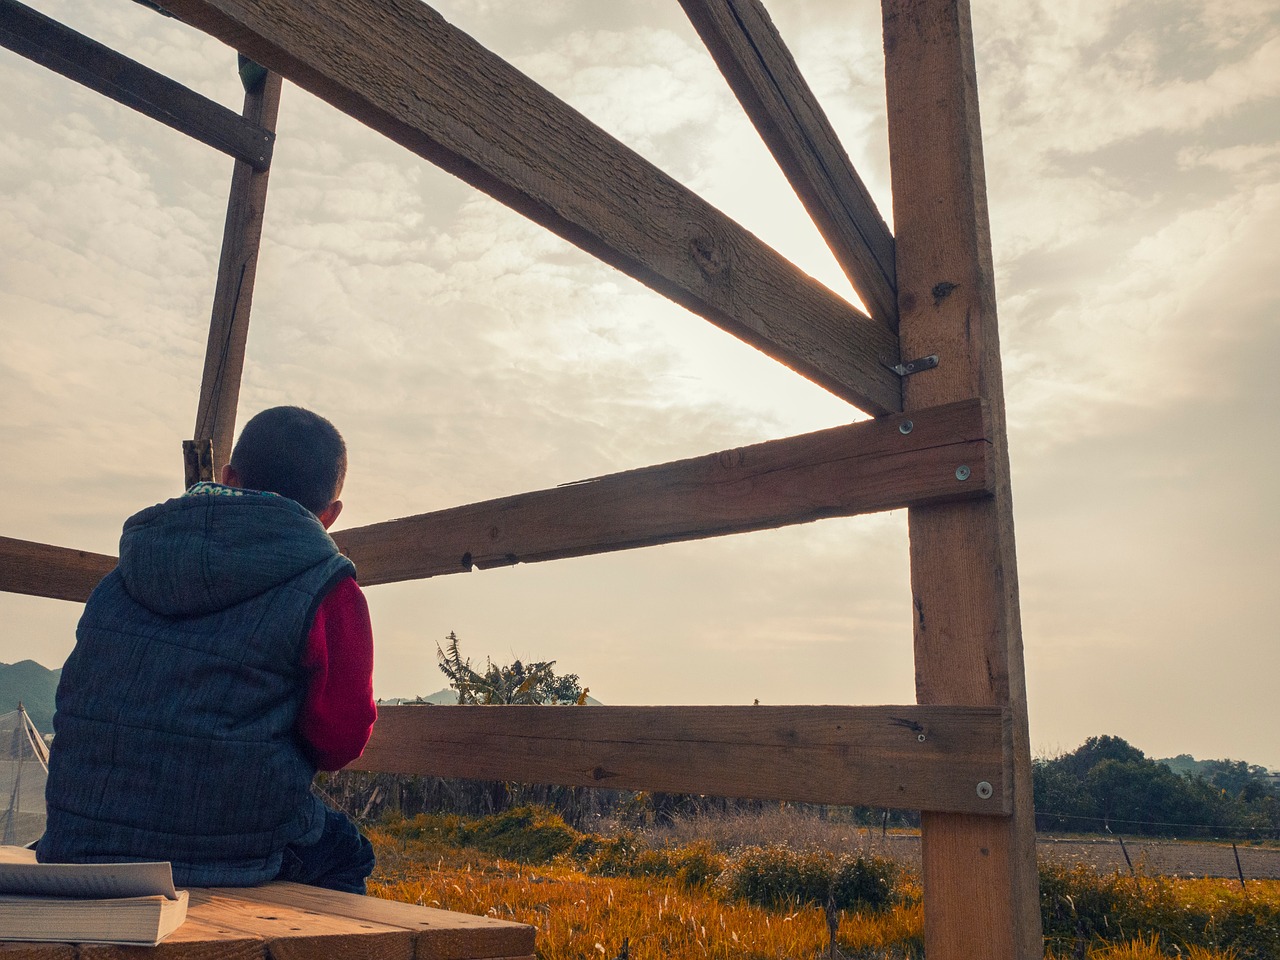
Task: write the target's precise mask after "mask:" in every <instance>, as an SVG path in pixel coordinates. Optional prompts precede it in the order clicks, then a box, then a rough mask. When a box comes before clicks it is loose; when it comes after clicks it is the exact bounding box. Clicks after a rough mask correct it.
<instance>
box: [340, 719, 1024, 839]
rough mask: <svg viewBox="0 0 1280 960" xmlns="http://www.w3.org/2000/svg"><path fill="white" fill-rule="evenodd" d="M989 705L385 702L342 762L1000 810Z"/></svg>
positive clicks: (1000, 762)
mask: <svg viewBox="0 0 1280 960" xmlns="http://www.w3.org/2000/svg"><path fill="white" fill-rule="evenodd" d="M1009 738H1010V733H1009V716H1008V711H1006V710H1002V709H999V708H995V707H921V706H901V707H775V706H768V707H763V706H754V707H595V706H592V707H523V706H494V707H478V706H430V705H426V706H387V707H383V708H381V709H380V710H379V712H378V722H377V724H376V725H375V726H374V731H373V736H372V738H371V739H370V740H369V745H368V747H366V748H365V752H364V756H362V757H361V758H360V759H359V760H356V761H355V762H354V763H352V764H351V766H350V767H349V768H348V769H356V770H373V771H380V772H384V773H406V774H429V775H433V776H441V777H461V778H465V779H474V780H512V781H515V782H518V783H555V784H563V785H565V786H582V787H609V788H617V789H635V790H662V791H666V792H670V793H698V794H706V795H710V796H722V797H754V798H758V799H761V800H794V801H801V802H807V803H832V804H841V805H849V806H864V805H865V806H877V807H896V808H900V809H907V810H937V811H947V812H953V813H985V814H996V815H1007V814H1008V813H1009V811H1010V803H1009V796H1008V790H1007V784H1008V781H1009V770H1010V764H1011V762H1012V760H1011V753H1010V750H1011V747H1010V739H1009Z"/></svg>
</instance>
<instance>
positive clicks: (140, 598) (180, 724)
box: [38, 492, 355, 886]
mask: <svg viewBox="0 0 1280 960" xmlns="http://www.w3.org/2000/svg"><path fill="white" fill-rule="evenodd" d="M354 573H355V568H354V567H353V566H352V564H351V562H350V561H349V560H347V558H346V557H344V556H342V555H341V554H340V553H339V552H338V549H337V546H336V545H335V544H334V542H333V541H332V540H331V539H330V538H329V536H328V534H327V533H325V531H324V528H323V527H322V526H321V524H320V523H319V521H318V520H316V518H315V517H314V516H313V515H312V514H311V513H310V512H308V511H307V510H306V509H305V508H303V507H302V506H300V505H299V504H297V503H295V502H294V501H292V500H288V499H286V498H284V497H277V496H271V495H267V494H258V493H252V492H245V493H243V494H241V495H235V496H187V497H180V498H178V499H175V500H169V501H167V502H166V503H162V504H159V505H157V506H154V507H151V508H149V509H147V510H143V511H142V512H141V513H139V514H137V515H135V516H134V517H132V518H130V519H129V520H128V522H127V523H126V524H125V527H124V533H123V535H122V536H121V539H120V565H119V566H118V567H117V568H116V569H115V570H114V571H112V572H111V573H110V574H108V575H107V577H106V578H105V579H104V580H103V581H102V582H101V583H100V584H99V585H98V587H97V589H95V590H94V592H93V594H92V596H91V597H90V598H89V601H88V603H87V604H86V606H85V611H84V615H83V617H82V618H81V620H80V624H79V627H78V628H77V630H76V646H75V649H74V650H73V651H72V653H71V656H70V657H69V658H68V659H67V662H66V665H65V666H64V667H63V670H62V677H61V681H60V682H59V685H58V695H57V713H56V715H55V717H54V722H53V728H54V740H53V748H52V750H51V755H50V766H49V781H48V786H47V788H46V800H47V804H46V805H47V808H48V826H47V828H46V833H45V836H44V838H43V839H42V840H41V841H40V844H39V848H38V852H39V858H40V859H41V860H42V861H46V862H59V861H62V862H110V861H113V860H168V861H171V862H172V863H173V874H174V881H175V882H176V883H178V884H179V885H190V886H214V885H250V884H254V883H261V882H264V881H266V880H270V879H272V878H273V877H274V876H275V875H276V874H277V873H278V872H279V869H280V859H281V853H282V851H283V849H284V847H285V845H286V844H290V843H301V844H307V843H313V842H315V840H317V839H318V838H319V834H320V830H321V828H322V826H323V821H324V811H323V807H322V806H320V804H319V801H317V800H315V799H314V798H313V797H312V795H311V792H310V785H311V780H312V778H313V777H314V775H315V768H314V766H313V765H312V764H311V762H310V761H309V760H308V759H307V757H306V754H305V753H304V752H303V750H302V749H301V747H300V745H299V743H298V741H297V739H296V737H295V734H294V721H295V719H296V717H297V714H298V710H299V708H300V706H301V703H302V700H303V698H304V696H305V692H306V678H305V677H304V676H302V674H301V670H300V667H299V664H300V661H301V658H302V654H303V650H304V647H305V644H306V637H307V634H308V632H309V630H310V626H311V622H312V620H313V619H314V616H315V611H316V608H317V606H318V605H319V602H320V600H322V599H323V598H324V596H325V594H326V593H327V592H328V591H329V590H330V589H331V588H332V587H333V586H334V585H335V584H336V583H337V582H338V581H339V580H341V579H342V578H343V577H347V576H351V575H353V574H354Z"/></svg>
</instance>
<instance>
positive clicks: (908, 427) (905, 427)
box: [898, 420, 916, 437]
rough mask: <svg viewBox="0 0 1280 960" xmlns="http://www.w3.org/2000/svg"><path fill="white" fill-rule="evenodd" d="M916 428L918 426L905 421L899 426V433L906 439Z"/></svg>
mask: <svg viewBox="0 0 1280 960" xmlns="http://www.w3.org/2000/svg"><path fill="white" fill-rule="evenodd" d="M915 427H916V425H915V424H914V423H912V422H911V421H910V420H903V421H902V422H901V423H900V424H898V432H899V433H900V434H902V435H903V436H904V437H905V436H906V435H907V434H908V433H910V432H911V431H912V430H914V429H915Z"/></svg>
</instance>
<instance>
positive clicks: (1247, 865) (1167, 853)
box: [873, 834, 1280, 881]
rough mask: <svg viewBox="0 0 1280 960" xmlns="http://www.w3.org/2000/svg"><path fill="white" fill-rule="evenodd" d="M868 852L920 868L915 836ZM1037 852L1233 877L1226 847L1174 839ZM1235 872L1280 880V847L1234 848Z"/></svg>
mask: <svg viewBox="0 0 1280 960" xmlns="http://www.w3.org/2000/svg"><path fill="white" fill-rule="evenodd" d="M873 847H874V850H873V852H875V853H879V854H881V855H883V856H891V857H893V858H894V859H895V860H899V861H900V862H903V863H906V864H909V865H910V866H912V867H915V868H916V869H919V866H920V838H919V837H918V836H909V835H901V834H899V835H894V834H890V835H889V836H887V837H876V838H875V841H874V844H873ZM1036 851H1037V854H1038V855H1039V859H1040V862H1041V863H1058V864H1063V865H1065V866H1075V865H1076V864H1080V863H1084V864H1088V865H1089V866H1091V867H1093V868H1094V869H1095V870H1098V871H1099V872H1101V873H1111V872H1113V871H1116V870H1120V871H1123V872H1128V870H1129V864H1128V863H1127V862H1126V861H1125V852H1126V851H1127V852H1128V854H1129V858H1130V860H1132V862H1133V867H1134V869H1135V870H1137V871H1139V872H1140V873H1146V874H1148V875H1155V874H1164V875H1168V876H1179V877H1227V878H1231V879H1234V878H1236V877H1237V876H1239V874H1238V873H1237V871H1236V856H1235V852H1233V851H1232V849H1231V844H1229V843H1226V844H1219V843H1207V842H1206V843H1180V842H1178V841H1174V840H1139V839H1133V840H1129V839H1126V840H1125V841H1124V846H1123V847H1121V844H1120V841H1119V840H1115V839H1109V838H1108V839H1098V840H1081V839H1078V838H1056V837H1039V838H1038V839H1037V841H1036ZM1236 852H1238V853H1239V855H1240V872H1243V874H1244V878H1245V880H1246V881H1248V880H1280V849H1274V848H1265V847H1249V846H1237V847H1236Z"/></svg>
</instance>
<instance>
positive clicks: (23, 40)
mask: <svg viewBox="0 0 1280 960" xmlns="http://www.w3.org/2000/svg"><path fill="white" fill-rule="evenodd" d="M0 45H3V46H6V47H8V48H9V49H10V50H12V51H13V52H14V53H18V54H21V55H22V56H24V57H26V58H27V59H28V60H33V61H35V62H36V63H38V64H40V65H41V66H44V67H48V68H49V69H50V70H53V71H54V72H55V73H60V74H61V75H62V76H64V77H67V78H68V79H71V80H74V81H76V82H77V83H80V84H83V85H84V86H86V87H89V88H90V89H91V90H96V91H97V92H98V93H101V94H103V95H105V96H108V97H110V98H111V99H112V100H115V101H116V102H117V103H122V104H124V105H125V106H126V107H132V108H133V109H134V110H137V111H138V112H139V113H142V114H145V115H146V116H148V117H151V118H152V119H153V120H159V121H160V122H161V123H163V124H165V125H166V126H170V127H172V128H173V129H175V130H177V131H178V132H180V133H185V134H186V135H187V136H189V137H193V138H194V139H196V140H199V141H200V142H201V143H205V144H208V145H209V146H211V147H213V148H215V149H217V150H221V151H222V152H223V153H226V154H228V155H230V156H232V157H235V158H236V159H237V160H242V161H244V162H245V163H247V164H250V165H252V166H253V167H254V168H256V169H265V168H266V167H267V166H268V165H269V164H270V163H271V151H272V148H273V144H274V142H275V134H274V133H272V132H271V131H269V130H266V129H263V127H262V126H260V125H259V124H255V123H253V122H252V121H251V120H248V119H246V118H244V117H241V116H239V115H238V114H237V113H235V111H233V110H228V109H227V108H226V107H224V106H223V105H222V104H220V103H216V102H214V101H213V100H210V99H209V98H207V97H204V96H201V95H200V94H198V93H196V92H195V91H194V90H189V89H188V88H186V87H184V86H183V85H182V84H180V83H177V82H176V81H174V80H170V79H169V78H168V77H166V76H165V75H164V74H162V73H157V72H156V71H154V70H152V69H150V68H149V67H144V66H143V65H142V64H140V63H138V62H137V61H134V60H130V59H129V58H128V57H126V56H124V55H123V54H121V53H118V52H116V51H115V50H112V49H111V48H110V47H106V46H103V45H102V44H101V43H98V42H97V41H96V40H91V39H90V38H89V37H86V36H84V35H83V34H80V33H76V32H75V31H74V30H72V29H70V28H69V27H66V26H63V25H62V24H60V23H58V22H57V21H56V20H53V19H50V18H49V17H46V16H45V15H44V14H42V13H37V12H36V11H35V10H32V9H31V8H30V7H28V6H26V5H24V4H21V3H18V2H17V0H0Z"/></svg>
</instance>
